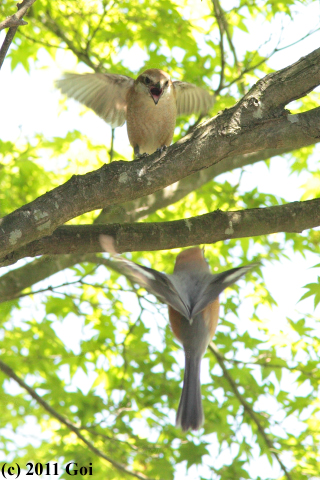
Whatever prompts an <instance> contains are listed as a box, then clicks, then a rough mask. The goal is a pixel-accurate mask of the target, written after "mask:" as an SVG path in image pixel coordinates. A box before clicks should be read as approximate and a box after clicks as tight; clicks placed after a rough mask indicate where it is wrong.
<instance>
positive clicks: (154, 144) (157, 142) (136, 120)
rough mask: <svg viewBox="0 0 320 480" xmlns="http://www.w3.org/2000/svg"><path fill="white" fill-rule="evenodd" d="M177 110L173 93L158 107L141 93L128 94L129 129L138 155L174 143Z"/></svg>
mask: <svg viewBox="0 0 320 480" xmlns="http://www.w3.org/2000/svg"><path fill="white" fill-rule="evenodd" d="M176 116H177V107H176V100H175V97H174V94H173V92H171V93H170V92H165V93H164V94H163V95H162V97H161V98H160V100H159V102H158V104H157V105H155V103H154V101H153V99H152V98H151V96H149V95H147V94H145V93H142V92H132V94H129V95H128V109H127V129H128V136H129V141H130V144H131V145H132V147H133V148H135V147H136V146H138V147H139V153H148V154H151V153H153V152H155V151H156V150H157V148H160V147H162V146H164V145H167V146H169V145H170V143H171V142H172V138H173V133H174V128H175V125H176Z"/></svg>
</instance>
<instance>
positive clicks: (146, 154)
mask: <svg viewBox="0 0 320 480" xmlns="http://www.w3.org/2000/svg"><path fill="white" fill-rule="evenodd" d="M145 157H149V153H136V154H135V156H134V159H135V160H140V158H145Z"/></svg>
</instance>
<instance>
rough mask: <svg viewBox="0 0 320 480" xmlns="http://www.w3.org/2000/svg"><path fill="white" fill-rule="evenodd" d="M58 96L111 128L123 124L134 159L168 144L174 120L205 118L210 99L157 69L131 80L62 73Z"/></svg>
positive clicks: (113, 75) (185, 83) (108, 75)
mask: <svg viewBox="0 0 320 480" xmlns="http://www.w3.org/2000/svg"><path fill="white" fill-rule="evenodd" d="M56 85H57V87H58V88H60V90H61V92H62V93H64V94H65V95H67V96H68V97H71V98H74V99H75V100H78V102H80V103H83V104H84V105H86V106H87V107H89V108H91V109H92V110H93V111H94V112H95V113H97V114H98V115H99V117H101V118H103V120H105V121H106V122H107V123H109V125H111V127H112V128H115V127H121V126H122V125H123V124H124V123H125V122H127V131H128V137H129V141H130V144H131V146H132V147H133V149H134V154H135V156H136V157H139V156H142V155H143V154H151V153H153V152H155V151H156V150H165V149H166V147H167V146H169V145H170V143H171V142H172V138H173V133H174V129H175V125H176V117H177V115H189V114H191V113H201V114H205V113H207V112H208V110H210V108H211V107H212V105H213V102H214V97H213V95H210V93H209V92H207V91H206V90H204V89H203V88H200V87H196V86H195V85H193V84H192V83H187V82H180V81H174V82H172V80H171V78H170V76H169V75H168V74H167V73H166V72H163V71H162V70H158V69H156V68H150V69H149V70H146V71H145V72H143V73H142V74H141V75H139V77H138V78H137V79H136V80H134V79H133V78H130V77H127V76H126V75H115V74H111V73H85V74H83V75H79V74H77V73H65V75H64V77H62V78H61V79H60V80H58V81H57V82H56Z"/></svg>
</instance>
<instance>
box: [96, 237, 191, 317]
mask: <svg viewBox="0 0 320 480" xmlns="http://www.w3.org/2000/svg"><path fill="white" fill-rule="evenodd" d="M99 240H100V244H101V246H102V248H103V249H104V250H106V251H107V252H109V253H110V254H111V255H112V256H113V259H114V260H115V262H116V264H117V271H118V272H121V273H122V274H123V275H125V276H126V277H127V278H129V280H130V281H132V282H136V283H138V284H139V285H140V286H141V287H143V288H145V289H146V290H147V291H148V292H150V293H152V294H153V295H155V296H156V297H157V298H158V299H159V300H160V301H161V302H163V303H166V304H167V305H171V306H172V307H173V308H174V309H175V310H177V311H178V312H180V313H181V315H183V316H184V317H187V318H188V317H189V316H190V311H189V309H188V307H187V305H186V304H185V302H184V301H183V299H182V298H181V297H180V295H179V293H178V291H177V289H176V288H175V286H174V285H173V283H172V282H171V280H170V278H169V277H168V275H166V274H165V273H162V272H158V271H157V270H154V269H152V268H148V267H144V266H142V265H138V264H137V263H134V262H131V261H130V260H127V259H126V258H123V257H121V256H120V255H118V254H116V252H115V250H114V242H113V239H112V237H110V236H108V235H100V237H99Z"/></svg>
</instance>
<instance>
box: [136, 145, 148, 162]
mask: <svg viewBox="0 0 320 480" xmlns="http://www.w3.org/2000/svg"><path fill="white" fill-rule="evenodd" d="M133 151H134V158H133V159H134V160H140V158H144V157H148V156H149V154H148V153H140V152H139V146H138V145H136V146H135V147H134V149H133Z"/></svg>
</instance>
